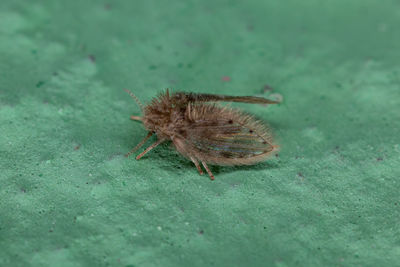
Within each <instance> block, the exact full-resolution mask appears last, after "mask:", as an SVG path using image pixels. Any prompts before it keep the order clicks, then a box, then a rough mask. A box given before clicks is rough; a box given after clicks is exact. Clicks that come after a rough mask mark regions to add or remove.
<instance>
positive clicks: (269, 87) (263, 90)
mask: <svg viewBox="0 0 400 267" xmlns="http://www.w3.org/2000/svg"><path fill="white" fill-rule="evenodd" d="M273 90H274V88H272V87H271V86H269V85H268V84H265V85H264V86H263V88H262V93H267V92H271V91H273Z"/></svg>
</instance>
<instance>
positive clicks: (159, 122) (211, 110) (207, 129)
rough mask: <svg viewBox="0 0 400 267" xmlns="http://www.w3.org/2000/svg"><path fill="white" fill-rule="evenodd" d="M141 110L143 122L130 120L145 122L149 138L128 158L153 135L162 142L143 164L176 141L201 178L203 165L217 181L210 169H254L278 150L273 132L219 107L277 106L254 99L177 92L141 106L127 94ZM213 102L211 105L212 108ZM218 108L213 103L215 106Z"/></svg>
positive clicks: (237, 113) (251, 118) (250, 117)
mask: <svg viewBox="0 0 400 267" xmlns="http://www.w3.org/2000/svg"><path fill="white" fill-rule="evenodd" d="M125 91H126V92H128V93H129V94H130V95H131V97H132V98H133V99H134V100H135V101H136V102H137V103H138V105H139V106H140V108H141V110H142V112H143V116H142V117H139V116H131V119H132V120H138V121H141V122H143V124H144V127H145V128H146V129H147V130H148V131H149V132H148V134H147V136H146V137H145V138H144V139H143V140H142V141H141V142H140V143H139V144H138V145H137V146H136V147H135V148H133V149H132V150H131V151H130V152H129V153H128V154H126V156H129V155H130V154H132V153H133V152H135V151H136V150H137V149H139V148H140V147H141V146H142V145H143V144H144V143H145V142H146V141H147V140H148V139H149V138H150V137H151V136H152V135H153V134H156V135H157V141H156V142H155V143H153V144H152V145H151V146H149V147H148V148H146V149H145V150H144V151H143V152H142V153H140V154H139V155H138V156H137V157H136V159H137V160H138V159H140V158H142V157H143V156H144V155H145V154H147V153H148V152H149V151H150V150H152V149H153V148H155V147H156V146H158V145H159V144H161V143H163V142H165V141H172V143H173V144H174V146H175V148H176V149H177V150H178V152H179V153H181V154H182V155H183V156H184V157H186V158H188V159H190V160H191V161H192V162H193V163H194V165H195V166H196V168H197V170H198V171H199V173H200V174H201V175H202V174H203V171H202V169H201V167H200V164H199V162H200V163H201V164H202V165H203V167H204V168H205V169H206V171H207V173H208V175H209V176H210V178H211V180H214V175H213V174H212V172H211V170H210V168H209V167H208V165H207V163H210V164H215V165H250V164H255V163H257V162H260V161H263V160H265V159H266V158H267V157H268V156H269V155H271V153H273V152H274V151H277V150H278V146H277V145H274V144H273V142H272V137H271V135H270V133H269V130H268V128H267V127H266V126H265V125H264V124H263V123H262V122H260V121H257V120H256V119H254V118H253V117H252V116H251V115H247V114H244V113H243V112H242V111H240V110H238V109H233V108H229V107H223V106H219V105H217V104H216V103H215V102H218V101H225V102H227V101H229V102H244V103H253V104H276V103H278V102H276V101H272V100H269V99H265V98H261V97H253V96H227V95H212V94H194V93H185V92H177V93H170V92H169V91H168V89H167V90H166V92H165V93H162V94H160V95H159V96H157V97H155V98H153V100H152V101H151V103H150V104H149V105H147V106H142V104H141V103H140V102H139V100H138V99H137V98H136V96H135V95H134V94H133V93H132V92H130V91H129V90H127V89H125ZM209 102H211V103H209ZM213 102H214V103H213Z"/></svg>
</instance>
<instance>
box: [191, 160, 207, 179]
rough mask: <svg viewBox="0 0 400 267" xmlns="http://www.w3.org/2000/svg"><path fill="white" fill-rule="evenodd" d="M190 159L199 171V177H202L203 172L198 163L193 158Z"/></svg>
mask: <svg viewBox="0 0 400 267" xmlns="http://www.w3.org/2000/svg"><path fill="white" fill-rule="evenodd" d="M190 159H191V160H192V162H193V163H194V165H195V166H196V168H197V170H198V171H199V173H200V175H203V174H204V173H203V171H202V170H201V167H200V164H199V162H198V161H197V160H196V159H195V158H193V157H190Z"/></svg>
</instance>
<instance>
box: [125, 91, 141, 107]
mask: <svg viewBox="0 0 400 267" xmlns="http://www.w3.org/2000/svg"><path fill="white" fill-rule="evenodd" d="M124 90H125V92H127V93H128V94H129V95H130V96H131V97H132V98H133V100H135V102H136V104H138V106H139V107H140V109H141V110H142V111H143V110H144V107H143V105H142V103H141V102H140V100H139V99H138V98H137V97H136V96H135V95H134V94H133V93H132V92H131V91H129V90H128V89H124Z"/></svg>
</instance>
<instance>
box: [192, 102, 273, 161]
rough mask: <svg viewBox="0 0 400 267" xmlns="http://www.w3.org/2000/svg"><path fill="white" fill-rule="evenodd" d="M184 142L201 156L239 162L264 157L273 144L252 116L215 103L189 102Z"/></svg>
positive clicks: (264, 129) (208, 158) (206, 158)
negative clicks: (187, 124)
mask: <svg viewBox="0 0 400 267" xmlns="http://www.w3.org/2000/svg"><path fill="white" fill-rule="evenodd" d="M188 115H189V116H188V117H189V121H190V126H189V127H188V129H187V136H186V138H185V139H186V143H187V145H188V146H190V147H191V148H192V150H193V151H194V152H195V153H196V154H197V157H198V158H199V159H200V160H204V161H206V162H210V163H216V164H226V165H241V164H253V163H255V162H258V161H261V160H264V159H265V158H266V157H267V156H269V154H271V152H272V151H274V150H275V149H276V146H274V145H272V140H271V136H270V135H269V133H268V129H267V128H266V126H265V125H263V124H262V123H260V122H258V121H256V120H255V119H254V118H253V117H251V116H249V115H245V114H242V113H240V112H239V111H236V110H233V109H229V108H226V107H225V108H223V107H218V106H215V105H208V104H200V105H191V106H190V108H189V114H188Z"/></svg>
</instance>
